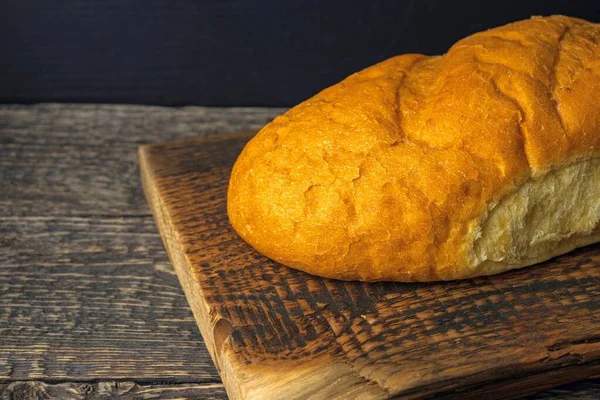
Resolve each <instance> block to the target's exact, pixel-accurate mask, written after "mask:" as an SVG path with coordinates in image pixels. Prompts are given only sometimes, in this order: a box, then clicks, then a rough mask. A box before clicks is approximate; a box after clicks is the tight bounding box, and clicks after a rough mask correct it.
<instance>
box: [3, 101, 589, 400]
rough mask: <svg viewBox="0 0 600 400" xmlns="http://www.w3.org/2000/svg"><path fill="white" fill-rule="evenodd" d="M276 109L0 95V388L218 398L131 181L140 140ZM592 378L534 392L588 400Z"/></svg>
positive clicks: (205, 130)
mask: <svg viewBox="0 0 600 400" xmlns="http://www.w3.org/2000/svg"><path fill="white" fill-rule="evenodd" d="M281 111H282V110H281V109H275V108H268V109H267V108H251V109H250V108H229V109H223V108H198V107H189V108H176V109H169V108H160V107H146V106H115V105H65V104H61V105H58V104H42V105H35V106H20V105H3V106H0V398H1V399H5V398H23V399H28V398H47V396H50V397H53V398H75V399H80V398H81V399H95V398H107V397H120V398H136V399H150V398H174V397H177V398H212V399H225V398H226V394H225V391H224V389H223V386H222V385H221V383H220V379H219V375H218V374H217V371H216V370H215V368H214V366H213V364H212V362H211V360H210V357H209V355H208V352H207V351H206V348H205V346H204V343H203V341H202V337H201V336H200V334H199V332H198V328H197V327H196V324H195V321H194V318H193V317H192V313H191V311H190V309H189V307H188V304H187V302H186V299H185V297H184V295H183V291H182V290H181V287H180V286H179V282H178V280H177V277H176V276H175V274H174V271H173V268H172V267H171V265H170V263H169V260H168V258H167V254H166V252H165V250H164V248H163V245H162V243H161V239H160V237H159V235H158V232H157V230H156V228H155V225H154V221H153V220H152V216H151V215H150V211H149V209H148V206H147V205H146V202H145V199H144V196H143V194H142V191H141V186H140V181H139V171H138V168H137V153H136V150H137V147H138V146H140V145H142V144H146V143H151V142H158V141H167V140H173V139H180V138H184V137H199V136H206V135H209V134H216V133H223V132H230V131H236V130H242V129H252V128H259V127H260V126H262V125H264V124H265V123H266V122H267V121H268V120H270V119H271V118H272V117H273V116H275V115H276V114H278V113H280V112H281ZM597 398H600V380H588V381H583V382H577V383H574V384H571V385H567V386H563V387H561V388H557V389H554V390H549V391H546V392H543V393H540V394H538V395H536V396H533V397H530V399H597Z"/></svg>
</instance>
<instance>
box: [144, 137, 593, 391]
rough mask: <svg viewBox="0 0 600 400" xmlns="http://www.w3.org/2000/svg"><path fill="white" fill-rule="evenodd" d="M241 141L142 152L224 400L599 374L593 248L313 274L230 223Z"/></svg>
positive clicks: (534, 384) (512, 385) (482, 385)
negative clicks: (476, 264)
mask: <svg viewBox="0 0 600 400" xmlns="http://www.w3.org/2000/svg"><path fill="white" fill-rule="evenodd" d="M248 138H249V135H246V136H244V135H239V134H238V135H227V136H217V137H211V138H210V139H206V140H197V139H189V140H184V141H178V142H171V143H162V144H154V145H150V146H145V147H143V148H141V149H140V159H141V165H140V167H141V171H142V177H143V183H144V189H145V192H146V195H147V197H148V199H149V202H150V204H151V206H152V210H153V212H154V216H155V220H156V222H157V225H158V226H159V229H160V231H161V234H162V237H163V240H164V241H165V244H166V247H167V250H168V251H169V254H170V256H171V261H172V262H173V264H174V266H175V270H176V272H177V273H178V275H179V277H180V280H181V283H182V285H183V288H184V291H185V292H186V295H187V298H188V301H189V302H190V306H191V307H192V310H193V311H194V315H195V317H196V320H197V321H198V326H199V328H200V330H201V332H202V334H203V337H204V339H205V341H206V343H207V347H208V349H209V351H210V353H211V355H212V357H213V360H215V363H216V364H217V368H218V369H219V372H220V374H221V377H222V379H223V382H224V384H225V387H226V389H227V392H228V394H229V396H230V397H232V398H233V399H250V398H251V399H259V398H264V399H276V398H277V399H285V398H290V397H294V396H296V397H300V398H310V397H311V396H317V395H318V396H319V397H320V398H332V399H333V398H339V399H350V398H381V399H383V398H390V397H393V396H400V397H402V398H407V399H409V398H410V399H420V398H426V397H430V396H434V395H435V396H438V397H442V398H453V399H455V398H460V399H467V398H469V399H479V398H482V397H485V398H495V399H500V398H513V397H515V396H518V395H526V394H530V393H535V392H538V391H540V390H543V389H547V388H550V387H553V386H558V385H560V384H565V383H568V382H573V381H577V380H580V379H585V378H591V377H598V376H600V340H599V339H598V332H599V331H600V316H599V315H598V314H597V313H596V311H597V310H598V308H600V270H599V269H598V266H599V265H600V246H598V245H594V246H588V247H585V248H582V249H578V250H576V251H574V252H572V253H569V254H567V255H564V256H562V257H558V258H555V259H553V260H550V261H548V262H545V263H543V264H540V265H537V266H534V267H529V268H526V269H522V270H519V271H512V272H510V273H506V274H502V275H497V276H491V277H482V278H477V279H472V280H464V281H457V282H444V283H431V284H424V283H423V284H399V283H361V282H342V281H334V280H328V279H322V278H319V277H315V276H310V275H308V274H305V273H302V272H300V271H297V270H293V269H290V268H286V267H284V266H282V265H280V264H278V263H276V262H274V261H272V260H269V259H267V258H266V257H264V256H262V255H260V254H258V253H257V252H256V251H254V250H253V249H252V248H251V247H250V246H248V245H247V244H246V243H244V242H243V241H242V240H241V239H240V238H239V236H238V235H237V234H236V233H235V232H234V231H233V229H232V228H231V226H230V224H229V221H228V218H227V212H226V192H227V184H228V179H229V173H230V169H231V166H232V165H233V162H234V161H235V158H236V157H237V155H238V154H239V152H240V150H241V149H242V148H243V146H244V144H245V142H246V141H247V140H248ZM199 160H201V161H199Z"/></svg>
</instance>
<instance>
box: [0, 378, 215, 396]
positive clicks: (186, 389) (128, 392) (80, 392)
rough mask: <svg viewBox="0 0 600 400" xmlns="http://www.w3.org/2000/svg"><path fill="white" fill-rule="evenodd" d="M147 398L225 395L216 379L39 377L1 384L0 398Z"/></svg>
mask: <svg viewBox="0 0 600 400" xmlns="http://www.w3.org/2000/svg"><path fill="white" fill-rule="evenodd" d="M115 398H118V399H121V400H146V399H205V400H213V399H214V400H217V399H223V398H225V389H223V385H221V384H219V383H212V384H211V383H209V384H206V383H205V384H193V383H192V384H172V385H161V384H138V383H136V382H131V381H101V382H65V383H55V384H48V383H45V382H40V381H20V382H19V381H17V382H11V383H8V384H0V399H3V400H4V399H11V400H21V399H22V400H32V399H40V400H41V399H69V400H100V399H102V400H104V399H115Z"/></svg>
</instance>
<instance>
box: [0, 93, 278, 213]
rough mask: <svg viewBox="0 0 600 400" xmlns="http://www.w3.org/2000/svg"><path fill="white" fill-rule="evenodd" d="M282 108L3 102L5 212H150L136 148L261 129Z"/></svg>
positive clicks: (1, 203)
mask: <svg viewBox="0 0 600 400" xmlns="http://www.w3.org/2000/svg"><path fill="white" fill-rule="evenodd" d="M281 111H282V109H269V108H253V109H250V108H202V107H184V108H164V107H149V106H118V105H57V104H41V105H35V106H19V105H0V188H2V195H1V196H0V216H14V215H30V216H40V215H149V211H148V208H147V205H146V202H145V199H144V196H143V193H142V192H141V189H140V183H139V171H138V168H137V156H136V151H137V147H138V146H140V145H142V144H145V143H149V142H156V141H163V140H172V139H179V138H185V137H203V136H206V135H207V134H211V133H217V132H230V131H235V130H240V129H247V128H258V127H260V126H262V125H264V124H265V123H266V122H267V121H268V120H270V119H271V118H273V117H274V116H275V115H277V114H278V113H280V112H281Z"/></svg>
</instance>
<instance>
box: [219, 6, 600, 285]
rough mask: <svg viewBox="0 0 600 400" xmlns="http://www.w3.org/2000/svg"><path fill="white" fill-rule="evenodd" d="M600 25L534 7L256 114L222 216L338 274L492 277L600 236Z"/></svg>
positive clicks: (282, 258)
mask: <svg viewBox="0 0 600 400" xmlns="http://www.w3.org/2000/svg"><path fill="white" fill-rule="evenodd" d="M599 149H600V27H599V26H598V25H597V24H592V23H590V22H587V21H584V20H581V19H575V18H570V17H564V16H552V17H534V18H532V19H529V20H525V21H520V22H516V23H512V24H509V25H506V26H503V27H499V28H495V29H491V30H488V31H484V32H480V33H477V34H474V35H472V36H469V37H467V38H465V39H463V40H460V41H459V42H457V43H456V44H455V45H454V46H452V48H451V49H450V50H449V51H448V52H447V53H446V54H445V55H443V56H424V55H420V54H406V55H401V56H398V57H394V58H391V59H389V60H387V61H384V62H382V63H379V64H376V65H374V66H371V67H369V68H366V69H365V70H363V71H360V72H358V73H356V74H353V75H351V76H350V77H348V78H347V79H345V80H344V81H342V82H340V83H338V84H336V85H334V86H332V87H330V88H328V89H325V90H323V91H322V92H320V93H319V94H317V95H316V96H314V97H312V98H310V99H308V100H307V101H305V102H303V103H301V104H299V105H298V106H296V107H294V108H292V109H291V110H289V111H288V112H286V113H285V114H283V115H282V116H279V117H277V118H276V119H275V120H273V121H272V122H271V123H269V124H268V125H267V126H265V127H264V128H263V129H262V130H261V131H260V132H259V133H258V134H257V135H256V136H255V137H254V138H253V139H252V140H251V141H250V142H249V143H248V144H247V145H246V147H245V148H244V150H243V151H242V153H241V155H240V156H239V158H238V160H237V161H236V163H235V166H234V168H233V171H232V175H231V179H230V184H229V190H228V214H229V218H230V221H231V224H232V226H233V227H234V228H235V230H236V231H237V232H238V233H239V234H240V236H241V237H242V238H243V239H244V240H246V241H247V242H248V243H249V244H251V245H252V246H253V247H254V248H256V249H257V250H258V251H259V252H261V253H262V254H264V255H266V256H268V257H270V258H272V259H274V260H276V261H278V262H281V263H282V264H285V265H287V266H290V267H293V268H297V269H300V270H303V271H306V272H309V273H311V274H315V275H319V276H324V277H330V278H336V279H346V280H355V279H357V280H366V281H378V280H390V281H404V282H412V281H435V280H452V279H461V278H469V277H474V276H480V275H487V274H494V273H499V272H502V271H505V270H509V269H513V268H519V267H523V266H526V265H530V264H533V263H537V262H540V261H543V260H546V259H548V258H550V257H553V256H555V255H558V254H562V253H565V252H568V251H570V250H572V249H574V248H576V247H579V246H582V245H586V244H589V243H593V242H596V241H598V240H600V232H599V230H598V229H596V228H597V222H598V220H599V219H600V202H599V201H598V198H599V196H600V161H599V159H598V158H597V157H598V156H599V155H600V154H599V151H600V150H599Z"/></svg>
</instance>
